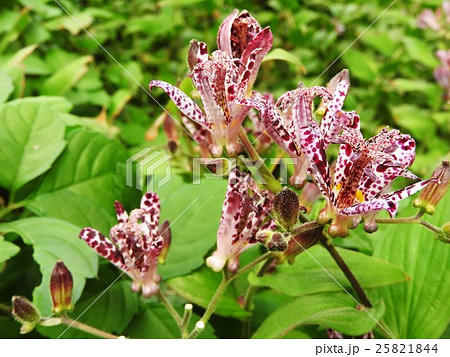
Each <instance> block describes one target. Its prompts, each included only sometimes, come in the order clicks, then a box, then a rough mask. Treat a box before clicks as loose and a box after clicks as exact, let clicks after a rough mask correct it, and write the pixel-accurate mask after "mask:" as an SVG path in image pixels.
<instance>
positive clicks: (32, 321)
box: [11, 296, 41, 334]
mask: <svg viewBox="0 0 450 357" xmlns="http://www.w3.org/2000/svg"><path fill="white" fill-rule="evenodd" d="M11 302H12V315H13V317H14V318H15V319H16V321H17V322H20V323H21V324H22V328H21V329H20V333H22V334H25V333H28V332H30V331H31V330H33V329H34V327H35V326H36V325H37V324H38V323H39V321H40V320H41V314H40V313H39V310H38V309H37V308H36V307H35V306H34V305H33V303H32V302H31V301H29V300H28V299H26V298H24V297H22V296H13V297H12V299H11Z"/></svg>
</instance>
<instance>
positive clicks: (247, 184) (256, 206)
mask: <svg viewBox="0 0 450 357" xmlns="http://www.w3.org/2000/svg"><path fill="white" fill-rule="evenodd" d="M273 199H274V194H273V193H271V192H269V191H267V190H263V189H260V188H259V187H258V185H257V184H256V182H255V180H253V179H252V177H251V176H250V175H249V174H244V173H242V172H240V171H239V170H237V169H234V170H232V171H231V173H230V176H229V181H228V189H227V193H226V195H225V201H224V203H223V209H222V217H221V219H220V225H219V230H218V232H217V250H216V251H215V252H214V253H213V254H212V255H211V256H210V257H209V258H208V259H206V264H207V265H208V266H209V267H211V268H212V269H213V270H214V271H220V270H222V268H223V267H224V266H225V264H227V268H228V270H229V271H230V272H235V271H236V270H237V269H238V267H239V255H240V254H241V253H242V252H243V251H244V250H246V249H248V248H250V247H251V246H252V245H253V244H254V243H256V234H257V233H258V231H259V230H260V229H261V230H263V229H275V228H276V224H275V221H274V220H273V219H272V217H271V216H270V212H271V210H272V206H273V203H272V202H273Z"/></svg>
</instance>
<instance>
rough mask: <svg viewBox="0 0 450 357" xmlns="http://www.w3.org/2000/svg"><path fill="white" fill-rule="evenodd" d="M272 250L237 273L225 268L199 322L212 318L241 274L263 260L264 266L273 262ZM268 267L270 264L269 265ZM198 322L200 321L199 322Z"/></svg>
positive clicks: (190, 335) (195, 333) (193, 333)
mask: <svg viewBox="0 0 450 357" xmlns="http://www.w3.org/2000/svg"><path fill="white" fill-rule="evenodd" d="M272 254H273V253H272V252H267V253H265V254H263V255H262V256H260V257H259V258H258V259H255V260H254V261H253V262H251V263H249V264H247V265H246V266H244V267H243V268H241V269H239V270H238V271H237V272H236V273H234V274H233V275H228V272H227V271H226V270H223V271H222V273H223V277H222V281H221V282H220V284H219V286H218V287H217V290H216V292H215V293H214V296H213V298H212V300H211V301H210V302H209V304H208V307H207V308H206V310H205V312H204V314H203V316H202V318H201V319H200V321H199V322H202V323H203V324H204V325H206V324H207V323H208V321H209V319H210V317H211V316H212V314H213V313H214V311H215V310H216V307H217V304H218V302H219V301H220V299H221V297H222V295H223V294H224V292H225V290H226V289H227V287H228V285H229V284H230V283H231V282H232V281H233V280H234V279H235V278H236V277H238V276H239V275H241V274H243V273H245V272H247V271H249V270H250V269H252V268H253V267H255V266H256V265H257V264H259V263H261V262H263V261H265V260H266V263H265V264H264V266H266V265H267V262H269V261H270V262H271V261H272V259H270V258H271V257H272ZM267 267H268V265H267ZM267 267H265V268H264V271H265V270H266V269H267ZM197 323H198V322H197ZM201 331H202V330H199V329H198V328H197V327H196V328H194V330H193V331H192V332H191V333H190V334H189V336H188V337H187V338H195V337H197V335H198V334H199V333H200V332H201Z"/></svg>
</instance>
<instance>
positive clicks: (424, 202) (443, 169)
mask: <svg viewBox="0 0 450 357" xmlns="http://www.w3.org/2000/svg"><path fill="white" fill-rule="evenodd" d="M431 178H434V179H436V182H433V183H430V184H429V185H427V186H426V187H425V188H424V189H423V190H422V191H421V192H420V195H419V197H417V198H416V199H415V200H414V202H413V206H414V207H419V208H422V209H423V210H424V211H425V212H426V213H428V214H434V212H435V210H436V206H437V204H438V203H439V201H440V200H441V199H442V197H444V195H445V193H446V192H447V189H448V186H449V183H450V164H449V162H448V161H442V164H441V165H439V166H438V167H437V168H436V170H434V172H433V174H432V175H431Z"/></svg>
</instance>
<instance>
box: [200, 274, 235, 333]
mask: <svg viewBox="0 0 450 357" xmlns="http://www.w3.org/2000/svg"><path fill="white" fill-rule="evenodd" d="M231 280H233V278H232V277H229V276H228V274H227V273H226V271H225V270H224V271H223V277H222V281H221V282H220V284H219V286H218V287H217V290H216V292H215V293H214V296H213V298H212V300H211V301H210V302H209V304H208V307H207V308H206V311H205V313H204V314H203V316H202V318H201V319H200V321H202V322H203V323H204V324H205V325H206V324H207V323H208V321H209V319H210V317H211V315H212V314H213V313H214V310H215V309H216V306H217V303H218V302H219V300H220V298H221V297H222V295H223V293H224V292H225V290H226V289H227V287H228V284H230V282H231Z"/></svg>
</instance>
